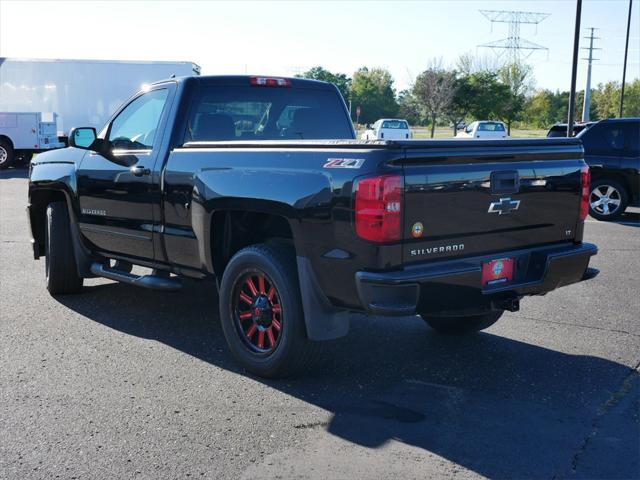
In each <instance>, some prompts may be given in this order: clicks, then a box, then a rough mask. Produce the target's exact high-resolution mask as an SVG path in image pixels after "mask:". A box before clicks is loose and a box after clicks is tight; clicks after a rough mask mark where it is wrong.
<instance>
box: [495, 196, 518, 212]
mask: <svg viewBox="0 0 640 480" xmlns="http://www.w3.org/2000/svg"><path fill="white" fill-rule="evenodd" d="M519 206H520V200H511V199H510V198H508V197H507V198H501V199H500V201H499V202H491V204H490V205H489V213H497V214H498V215H502V214H507V213H511V212H513V211H514V210H518V207H519Z"/></svg>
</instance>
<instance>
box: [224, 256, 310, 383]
mask: <svg viewBox="0 0 640 480" xmlns="http://www.w3.org/2000/svg"><path fill="white" fill-rule="evenodd" d="M219 302H220V306H219V308H220V320H221V322H222V330H223V332H224V336H225V338H226V340H227V344H228V345H229V349H230V350H231V353H232V355H233V356H234V357H235V358H236V360H238V362H240V364H242V366H243V367H245V368H246V369H247V370H248V371H250V372H251V373H254V374H256V375H259V376H262V377H272V378H273V377H283V376H288V375H291V374H293V373H297V372H299V371H301V370H302V369H304V368H305V367H307V366H308V365H309V364H310V363H311V362H312V361H313V360H314V359H315V357H316V356H317V354H318V353H319V349H320V346H321V344H320V343H318V342H311V341H309V340H308V339H307V336H306V328H305V322H304V312H303V309H302V301H301V298H300V289H299V287H298V271H297V267H296V262H295V254H294V253H293V252H292V251H290V250H288V249H286V248H281V247H274V246H270V245H264V244H260V245H253V246H250V247H247V248H244V249H242V250H240V251H239V252H238V253H236V254H235V255H234V256H233V258H232V259H231V261H230V262H229V264H228V265H227V267H226V269H225V271H224V274H223V276H222V282H221V285H220V295H219Z"/></svg>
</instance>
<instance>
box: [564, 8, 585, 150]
mask: <svg viewBox="0 0 640 480" xmlns="http://www.w3.org/2000/svg"><path fill="white" fill-rule="evenodd" d="M581 17H582V0H576V26H575V30H574V33H573V61H572V65H571V90H569V118H568V119H567V137H573V121H574V115H575V113H576V98H575V97H576V77H577V75H578V50H579V48H578V47H579V46H580V20H581Z"/></svg>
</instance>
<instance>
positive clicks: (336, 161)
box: [324, 158, 364, 168]
mask: <svg viewBox="0 0 640 480" xmlns="http://www.w3.org/2000/svg"><path fill="white" fill-rule="evenodd" d="M363 163H364V158H328V159H327V163H325V164H324V168H360V167H361V166H362V164H363Z"/></svg>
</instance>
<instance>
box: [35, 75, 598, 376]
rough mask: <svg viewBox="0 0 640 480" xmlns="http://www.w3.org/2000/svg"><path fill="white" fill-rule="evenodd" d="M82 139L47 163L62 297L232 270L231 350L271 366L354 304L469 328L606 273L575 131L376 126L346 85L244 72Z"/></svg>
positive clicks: (39, 197)
mask: <svg viewBox="0 0 640 480" xmlns="http://www.w3.org/2000/svg"><path fill="white" fill-rule="evenodd" d="M69 142H70V145H71V147H70V148H67V149H64V150H56V151H54V152H50V153H46V154H43V155H39V156H38V157H36V158H35V159H34V161H33V162H32V164H31V172H30V183H29V216H30V222H31V230H32V234H33V253H34V256H35V258H39V257H40V256H43V255H44V256H45V257H46V262H45V271H46V282H47V288H48V289H49V292H50V293H51V294H52V295H59V294H66V293H77V292H79V291H80V290H81V289H82V283H83V279H84V278H88V277H92V276H100V277H106V278H110V279H113V280H117V281H120V282H125V283H129V284H132V285H138V286H142V287H149V288H156V289H164V290H172V289H177V288H180V286H181V277H190V278H195V279H215V280H216V281H217V283H216V284H215V285H217V287H218V294H219V302H218V303H219V316H220V321H221V322H222V330H223V332H224V335H225V338H226V340H227V343H228V345H229V349H230V351H231V352H232V354H233V355H234V356H235V357H236V358H237V359H238V361H239V362H240V363H241V364H242V365H243V366H244V367H246V368H247V369H248V370H250V371H251V372H254V373H256V374H259V375H263V376H277V375H283V374H287V373H291V372H292V371H296V370H299V369H301V368H302V367H304V366H305V365H306V364H307V363H308V362H309V361H310V360H311V359H313V358H314V356H315V354H316V353H317V352H318V349H319V346H320V342H319V341H320V340H328V339H332V338H337V337H340V336H342V335H345V334H346V333H347V332H348V329H349V313H350V312H354V311H355V312H364V313H369V314H373V315H385V316H400V317H402V316H406V315H416V314H417V315H421V316H422V318H423V319H424V320H425V321H426V322H427V323H428V324H429V325H431V326H432V327H433V328H434V329H435V330H436V331H438V332H442V333H445V334H463V333H469V332H474V331H478V330H482V329H484V328H487V327H489V326H490V325H492V324H493V323H495V322H496V321H497V320H498V319H499V318H500V316H501V315H502V314H503V312H504V311H505V310H509V311H516V310H518V308H519V301H520V299H522V298H523V297H526V296H530V295H543V294H545V293H547V292H549V291H551V290H554V289H556V288H558V287H561V286H564V285H569V284H572V283H576V282H580V281H582V280H586V279H589V278H592V277H593V276H595V275H596V274H597V271H596V270H595V269H591V268H588V266H589V261H590V258H591V256H592V255H595V254H596V252H597V248H596V246H595V245H592V244H589V243H586V242H583V241H582V237H583V230H584V219H585V217H586V216H587V212H588V194H589V191H590V190H589V169H588V167H587V166H586V164H585V163H584V161H583V150H582V146H581V144H580V141H579V140H577V139H575V138H552V139H514V140H486V141H482V142H477V141H474V140H447V141H442V140H436V141H412V140H398V141H386V140H385V141H357V140H355V132H354V130H353V126H352V124H351V121H350V119H349V113H348V111H347V108H346V106H345V104H344V101H343V99H342V97H341V96H340V93H339V91H338V90H337V88H336V87H335V86H333V85H331V84H328V83H324V82H316V81H312V80H303V79H297V78H296V79H286V78H265V77H246V76H237V77H190V78H183V79H172V80H168V81H165V82H160V83H157V84H154V85H152V86H151V87H150V88H149V89H148V90H146V91H143V92H140V93H138V94H137V95H135V96H134V97H133V98H131V99H130V100H129V101H128V102H127V103H126V104H125V105H124V106H123V107H122V108H120V109H119V110H118V111H117V112H116V113H115V115H114V116H113V118H112V119H111V120H110V121H109V122H108V124H107V125H106V126H105V128H104V129H103V130H102V132H100V133H99V134H97V133H96V131H95V130H94V129H92V128H78V129H74V130H72V132H71V134H70V136H69ZM547 181H549V182H553V184H554V185H559V186H560V187H558V188H553V189H549V188H547ZM134 265H136V266H145V267H150V268H152V269H153V272H152V273H151V274H148V275H136V274H135V273H134V272H133V271H132V267H133V266H134ZM215 285H214V284H213V283H212V287H211V288H212V290H215V288H216V286H215ZM212 294H215V292H213V291H212ZM132 295H133V293H132ZM179 298H180V297H176V300H175V301H176V302H178V301H179ZM87 301H88V302H90V301H91V300H90V299H88V300H87ZM115 308H117V305H114V309H115ZM114 314H118V312H117V311H115V312H114ZM175 315H176V324H179V322H180V306H179V305H176V306H175ZM399 361H401V360H399Z"/></svg>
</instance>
